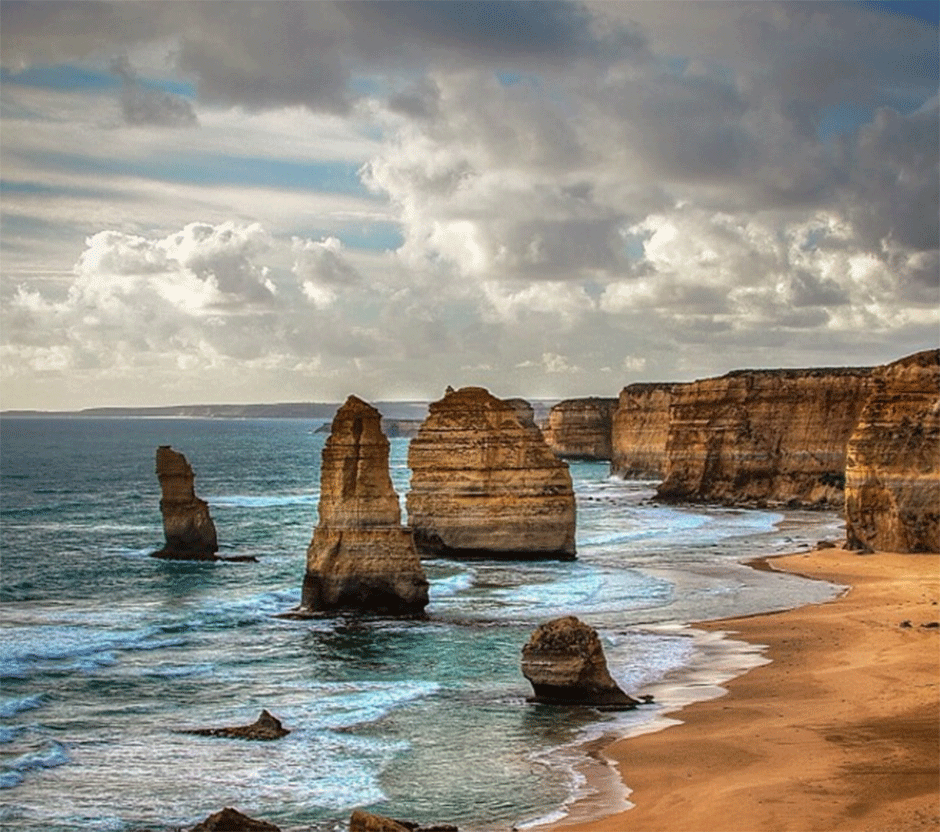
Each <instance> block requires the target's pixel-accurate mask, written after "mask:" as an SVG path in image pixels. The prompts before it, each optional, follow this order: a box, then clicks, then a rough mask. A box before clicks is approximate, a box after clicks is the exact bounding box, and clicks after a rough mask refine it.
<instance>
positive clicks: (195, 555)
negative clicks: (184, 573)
mask: <svg viewBox="0 0 940 832" xmlns="http://www.w3.org/2000/svg"><path fill="white" fill-rule="evenodd" d="M156 462H157V477H158V479H159V480H160V489H161V491H162V493H163V496H162V498H161V500H160V512H161V513H162V515H163V532H164V534H165V536H166V545H165V546H164V547H163V548H162V549H161V550H160V551H159V552H154V553H153V556H154V557H158V558H172V559H179V560H216V559H217V558H216V555H215V553H216V552H217V551H218V550H219V544H218V540H217V539H216V533H215V524H214V523H213V522H212V518H211V517H210V516H209V505H208V504H207V503H206V501H205V500H200V499H199V498H198V497H197V496H196V494H195V491H194V490H193V480H194V479H195V476H194V474H193V469H192V468H191V467H190V465H189V463H188V462H187V461H186V457H185V456H183V455H182V454H181V453H178V452H177V451H174V450H173V449H172V448H171V447H170V446H169V445H161V446H160V447H159V448H157V459H156Z"/></svg>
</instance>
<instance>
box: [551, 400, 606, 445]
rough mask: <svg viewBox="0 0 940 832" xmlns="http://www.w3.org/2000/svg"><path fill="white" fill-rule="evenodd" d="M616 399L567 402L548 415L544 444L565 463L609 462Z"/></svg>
mask: <svg viewBox="0 0 940 832" xmlns="http://www.w3.org/2000/svg"><path fill="white" fill-rule="evenodd" d="M616 409H617V399H600V398H596V397H592V398H587V399H565V400H564V401H561V402H559V403H558V404H556V405H555V406H554V407H553V408H552V409H551V411H550V412H549V414H548V426H547V427H546V429H545V431H544V434H545V441H546V442H547V443H548V447H549V448H551V450H552V453H553V454H555V456H557V457H561V458H562V459H589V460H609V459H610V458H611V428H612V425H613V416H614V411H616Z"/></svg>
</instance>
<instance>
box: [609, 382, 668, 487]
mask: <svg viewBox="0 0 940 832" xmlns="http://www.w3.org/2000/svg"><path fill="white" fill-rule="evenodd" d="M681 386H683V385H680V384H669V383H662V384H648V383H639V384H631V385H629V386H628V387H624V388H623V390H621V391H620V399H619V401H618V404H617V410H616V412H615V413H614V416H613V424H612V426H611V446H612V447H611V458H610V473H611V474H613V475H615V476H619V477H623V478H624V479H636V480H662V479H664V478H665V476H666V470H667V468H668V465H667V461H666V442H667V440H668V438H669V406H670V405H671V404H672V397H673V392H674V391H675V390H676V389H677V388H679V387H681Z"/></svg>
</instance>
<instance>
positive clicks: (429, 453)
mask: <svg viewBox="0 0 940 832" xmlns="http://www.w3.org/2000/svg"><path fill="white" fill-rule="evenodd" d="M523 404H524V403H523ZM529 414H531V408H527V407H522V404H520V403H519V402H508V401H502V400H500V399H497V398H496V397H495V396H492V395H490V393H489V392H487V391H486V390H484V389H483V388H481V387H465V388H463V389H461V390H457V391H452V390H448V392H447V394H446V395H445V396H444V398H443V399H441V400H440V401H437V402H434V403H433V404H432V405H431V407H430V411H429V413H428V417H427V419H425V421H424V424H423V425H422V426H421V430H420V431H419V432H418V435H417V436H416V437H415V438H414V439H412V440H411V446H410V448H409V452H408V465H409V467H410V468H411V471H412V476H411V490H410V491H409V493H408V498H407V506H408V519H409V523H410V524H411V526H412V527H413V528H414V532H415V540H416V542H417V544H418V547H419V548H420V549H421V550H422V552H425V553H428V554H445V555H451V556H455V557H507V558H563V559H567V558H573V557H574V554H575V542H574V540H575V503H574V491H573V489H572V486H571V476H570V474H569V473H568V466H567V465H566V464H565V463H564V462H562V461H561V460H559V459H557V458H556V457H555V456H554V455H553V454H552V452H551V451H550V450H549V448H548V445H546V444H545V440H544V439H543V437H542V434H541V432H540V431H539V429H538V428H537V427H536V425H535V422H534V421H533V420H532V418H531V415H529Z"/></svg>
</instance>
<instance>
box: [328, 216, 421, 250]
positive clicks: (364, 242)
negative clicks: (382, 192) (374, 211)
mask: <svg viewBox="0 0 940 832" xmlns="http://www.w3.org/2000/svg"><path fill="white" fill-rule="evenodd" d="M335 236H337V237H338V238H339V239H340V240H342V242H343V245H344V246H348V247H349V248H355V249H361V250H364V251H395V250H396V249H399V248H401V246H402V245H403V244H404V242H405V236H404V234H402V231H401V226H400V225H399V224H398V223H392V222H374V223H369V224H368V225H363V226H360V227H357V228H343V229H341V230H340V231H339V232H338V233H337V234H336V235H335Z"/></svg>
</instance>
